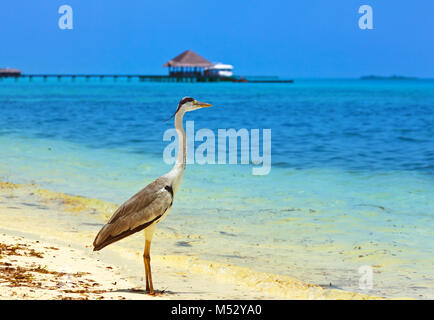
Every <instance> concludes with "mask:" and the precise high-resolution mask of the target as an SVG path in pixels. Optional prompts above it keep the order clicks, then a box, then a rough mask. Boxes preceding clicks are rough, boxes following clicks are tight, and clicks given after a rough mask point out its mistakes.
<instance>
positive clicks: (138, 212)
mask: <svg viewBox="0 0 434 320" xmlns="http://www.w3.org/2000/svg"><path fill="white" fill-rule="evenodd" d="M210 106H211V104H209V103H204V102H199V101H196V100H195V99H193V98H190V97H184V98H183V99H181V101H180V102H179V104H178V108H177V109H176V111H175V113H174V114H173V115H172V116H171V117H170V118H169V119H168V120H170V119H171V118H173V117H175V128H176V132H177V134H178V142H179V150H178V156H177V159H176V163H175V165H174V166H173V168H172V170H170V171H169V172H168V173H167V174H165V175H163V176H161V177H159V178H158V179H157V180H155V181H154V182H151V183H150V184H148V185H147V186H146V187H145V188H143V189H142V190H140V191H139V192H137V193H136V194H135V195H134V196H132V197H131V198H130V199H129V200H127V201H126V202H125V203H124V204H122V205H121V206H120V207H119V208H118V209H117V210H116V211H115V213H113V215H112V216H111V218H110V220H109V221H108V222H107V223H106V224H105V225H104V226H103V227H102V228H101V230H100V231H99V232H98V234H97V236H96V237H95V240H94V242H93V246H94V248H93V250H94V251H98V250H101V249H102V248H104V247H106V246H108V245H109V244H111V243H113V242H116V241H119V240H121V239H123V238H125V237H127V236H129V235H131V234H133V233H136V232H139V231H142V230H144V231H145V250H144V254H143V262H144V265H145V277H146V291H147V292H148V293H149V294H151V295H153V294H154V287H153V284H152V275H151V257H150V250H151V241H152V236H153V235H154V231H155V226H156V224H157V223H159V222H160V221H162V220H163V219H164V218H165V217H166V215H167V213H168V212H169V210H170V208H171V207H172V204H173V199H174V196H175V194H176V192H177V191H178V190H179V187H180V186H181V182H182V177H183V175H184V171H185V166H186V159H187V149H186V145H187V138H186V135H185V131H184V126H183V117H184V114H185V113H186V112H188V111H193V110H197V109H200V108H204V107H210Z"/></svg>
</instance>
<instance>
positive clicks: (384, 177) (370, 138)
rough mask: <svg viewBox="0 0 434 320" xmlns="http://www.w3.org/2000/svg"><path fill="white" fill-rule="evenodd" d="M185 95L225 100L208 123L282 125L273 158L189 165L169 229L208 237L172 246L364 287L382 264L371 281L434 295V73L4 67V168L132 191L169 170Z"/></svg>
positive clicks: (391, 292) (25, 175) (33, 178)
mask: <svg viewBox="0 0 434 320" xmlns="http://www.w3.org/2000/svg"><path fill="white" fill-rule="evenodd" d="M183 96H193V97H195V98H196V99H198V100H201V101H206V102H210V103H212V104H213V105H214V106H213V108H209V109H203V110H199V111H196V112H192V113H188V114H187V115H186V116H185V120H194V126H195V129H196V130H198V129H201V128H209V129H211V130H213V131H214V132H215V133H217V129H219V128H223V129H229V128H235V129H240V128H246V129H248V130H251V129H256V128H258V129H264V128H270V129H271V130H272V146H271V157H272V169H271V172H270V174H268V175H265V176H254V175H252V172H251V171H252V170H251V169H252V165H217V164H215V165H198V164H193V165H189V166H188V168H187V171H186V174H185V176H184V181H183V186H182V188H181V191H180V192H179V193H178V194H177V199H176V200H175V204H174V207H173V209H172V211H171V212H170V214H169V216H168V218H167V219H166V220H165V221H164V222H163V223H162V224H161V227H162V228H168V229H170V230H175V231H176V232H179V233H181V234H184V233H185V234H195V235H200V237H195V238H194V239H193V240H191V241H183V242H182V243H180V245H179V246H176V247H175V248H172V249H170V248H166V250H172V251H171V252H168V253H174V254H192V255H196V256H199V257H201V258H203V259H207V260H215V261H221V262H229V263H233V264H237V265H243V266H248V267H252V268H255V269H257V270H260V271H267V272H273V273H278V274H286V275H291V276H295V277H298V278H300V279H302V280H304V281H309V282H314V283H319V284H323V285H329V284H330V283H332V285H333V286H334V287H338V288H344V289H351V290H356V291H360V292H363V290H361V289H360V288H359V278H360V276H361V275H360V274H359V273H358V268H359V267H360V266H362V265H369V266H371V267H372V268H373V270H374V282H373V288H372V290H370V291H366V292H367V293H371V294H383V295H386V296H411V297H415V298H427V297H430V298H433V297H434V280H433V278H434V267H433V265H434V260H433V258H432V256H433V254H432V253H433V248H434V245H433V243H434V241H433V240H434V232H433V227H434V222H433V218H434V175H433V173H434V81H430V80H414V81H404V80H403V81H380V80H377V81H375V80H374V81H368V80H364V81H362V80H315V81H313V80H312V81H311V80H299V81H296V82H295V83H294V84H243V83H235V84H229V83H214V84H210V83H207V84H176V83H138V82H137V83H136V82H131V83H127V82H124V81H121V80H119V81H117V82H113V81H111V80H105V81H102V82H100V81H99V80H95V81H90V82H86V81H80V80H77V81H76V82H71V81H68V80H65V81H63V82H60V83H59V82H56V81H54V80H49V81H48V82H42V81H37V80H33V82H28V81H27V80H26V81H24V80H21V81H18V82H15V81H14V80H11V79H8V80H3V81H2V82H0V146H1V148H0V180H3V181H4V180H6V181H11V182H18V183H30V182H35V183H38V184H40V185H41V186H42V187H44V188H47V189H51V190H55V191H61V192H68V193H71V194H75V195H83V196H88V197H93V198H101V199H104V200H108V201H111V202H117V203H122V202H123V201H125V200H126V199H127V198H129V197H130V196H131V195H132V194H134V193H135V192H136V191H137V190H139V189H140V188H142V187H143V186H145V185H146V184H147V183H149V182H151V181H152V180H153V179H155V178H156V177H158V176H160V175H162V174H164V173H165V172H167V171H168V170H170V168H171V166H170V165H167V164H165V163H164V162H163V157H162V154H163V150H164V148H165V146H167V145H168V142H165V141H163V133H164V131H165V130H167V129H169V128H171V127H172V126H173V122H171V121H170V122H163V121H164V120H165V119H167V118H168V117H169V116H170V115H171V114H172V113H173V112H174V111H175V109H176V106H177V103H178V101H179V99H180V98H182V97H183ZM196 144H198V143H196ZM85 219H86V217H85V216H84V217H83V220H84V221H85ZM157 241H158V240H156V241H155V242H157Z"/></svg>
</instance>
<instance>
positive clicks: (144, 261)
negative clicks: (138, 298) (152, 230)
mask: <svg viewBox="0 0 434 320" xmlns="http://www.w3.org/2000/svg"><path fill="white" fill-rule="evenodd" d="M143 263H144V265H145V278H146V291H147V292H149V280H148V274H149V271H148V261H147V260H146V247H145V251H144V252H143Z"/></svg>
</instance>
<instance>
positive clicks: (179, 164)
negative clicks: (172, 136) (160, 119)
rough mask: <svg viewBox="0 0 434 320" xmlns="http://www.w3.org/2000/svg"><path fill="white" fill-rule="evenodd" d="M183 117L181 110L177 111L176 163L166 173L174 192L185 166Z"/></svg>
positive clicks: (185, 151)
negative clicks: (177, 143)
mask: <svg viewBox="0 0 434 320" xmlns="http://www.w3.org/2000/svg"><path fill="white" fill-rule="evenodd" d="M183 117H184V112H183V111H179V112H178V113H177V114H176V116H175V128H176V133H177V134H178V142H179V149H178V157H177V158H176V163H175V165H174V166H173V168H172V170H170V172H169V173H168V174H167V177H168V178H169V179H170V180H171V181H172V187H173V191H174V192H176V191H177V190H178V189H179V187H180V186H181V182H182V177H183V176H184V171H185V166H186V163H187V138H186V136H185V131H184V126H183V124H182V119H183Z"/></svg>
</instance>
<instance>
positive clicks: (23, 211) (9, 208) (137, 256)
mask: <svg viewBox="0 0 434 320" xmlns="http://www.w3.org/2000/svg"><path fill="white" fill-rule="evenodd" d="M116 207H117V206H116V205H115V204H111V203H108V202H105V201H102V200H99V199H90V198H85V197H80V196H72V195H67V194H63V193H57V192H53V191H49V190H44V189H41V188H39V187H38V186H37V185H19V184H13V183H8V182H0V216H1V218H2V220H3V223H2V227H1V228H0V233H1V234H4V235H3V236H2V237H1V238H0V239H2V241H5V242H6V245H9V246H10V245H13V244H14V241H19V242H20V243H22V244H25V245H27V246H28V247H32V246H36V249H34V250H35V251H37V249H39V250H41V252H42V255H43V256H50V254H49V252H50V249H44V248H50V247H57V248H59V250H58V251H61V252H66V251H68V249H69V250H73V251H74V255H75V256H76V257H77V259H67V258H65V257H66V256H65V257H64V258H62V259H63V260H66V261H68V265H70V267H71V269H73V270H74V272H83V270H81V269H80V268H81V267H80V263H78V262H80V261H86V263H87V264H88V265H89V266H91V265H94V266H96V267H92V268H89V270H90V271H89V272H90V275H89V277H91V280H93V281H95V282H97V283H101V284H102V286H101V288H102V289H100V290H101V291H104V292H99V293H95V292H86V293H83V294H84V295H85V296H83V294H81V295H80V294H75V295H74V294H72V293H71V296H65V295H64V294H65V292H62V291H59V290H60V289H59V290H54V289H53V290H52V291H53V292H56V295H51V294H47V297H46V298H47V299H59V298H61V297H62V298H63V297H65V298H80V299H81V298H88V299H124V298H125V299H381V298H380V297H374V296H370V295H367V294H362V293H355V292H349V291H344V290H339V289H335V288H329V287H326V286H319V285H315V284H309V283H307V282H303V281H300V280H297V279H295V278H291V277H289V276H284V275H278V274H271V273H265V272H259V271H256V270H253V269H251V268H247V267H240V266H236V265H232V264H225V263H219V262H213V261H205V260H201V259H199V258H197V257H194V256H185V255H164V253H163V252H159V250H158V248H156V249H155V248H154V250H153V254H152V266H153V274H154V285H155V287H156V289H157V290H165V291H164V293H163V294H161V295H158V296H155V297H151V296H148V295H145V294H140V295H138V294H137V293H138V292H139V293H143V291H140V290H143V287H144V283H143V281H142V280H141V279H142V278H143V275H144V271H143V263H142V252H141V251H140V250H138V249H137V248H138V246H139V245H141V243H143V242H144V240H143V239H142V235H141V234H140V235H138V236H132V237H130V238H131V239H125V241H124V240H123V241H124V242H123V245H122V246H110V247H108V248H107V250H104V251H102V252H98V253H94V252H92V248H91V243H92V240H93V237H94V235H95V230H97V229H98V228H99V227H100V226H101V225H102V224H103V223H104V222H105V219H106V218H107V215H110V214H111V213H112V212H113V209H115V208H116ZM59 217H61V218H59ZM83 220H85V221H86V222H83ZM54 226H55V227H54ZM14 237H15V238H14ZM16 237H21V238H16ZM34 241H39V243H35V242H34ZM130 244H131V246H130ZM40 245H42V247H43V249H41V248H40ZM56 252H57V251H56ZM65 254H66V253H65ZM32 258H33V259H38V261H40V262H41V265H42V264H44V265H46V266H47V269H48V270H51V269H50V266H51V265H53V266H58V264H59V261H57V260H56V261H54V260H53V259H52V258H35V257H32ZM39 259H42V260H39ZM62 259H61V260H62ZM38 261H31V262H29V263H30V265H31V263H37V262H38ZM0 262H4V260H3V259H0ZM7 263H12V262H10V261H9V262H7ZM19 263H20V261H19V260H17V262H16V264H19ZM99 265H102V266H105V267H110V266H111V267H112V268H113V270H112V269H107V270H109V271H107V272H105V273H102V274H101V278H100V275H99V273H98V272H96V270H99V269H95V268H97V266H99ZM0 267H1V268H3V267H4V266H0ZM10 267H12V266H10ZM15 267H18V265H16V266H15ZM58 269H59V268H57V269H54V270H51V271H52V272H58V273H62V272H64V271H62V270H58ZM86 269H87V268H86ZM115 270H116V271H115ZM29 272H30V271H29ZM107 277H108V278H110V277H111V279H112V280H113V281H112V282H111V283H115V282H116V283H122V285H123V289H121V290H123V291H122V292H121V293H122V294H118V295H117V296H116V294H115V293H119V292H116V291H113V290H112V289H113V288H114V287H115V285H113V284H110V281H108V282H107ZM118 278H119V282H118V281H117V279H118ZM210 281H212V283H213V288H209V283H210ZM87 285H89V284H87ZM83 286H84V287H86V284H83ZM21 289H22V288H21ZM21 289H20V290H21ZM8 290H10V288H9V289H8ZM30 290H34V289H30V288H27V289H26V290H24V291H25V293H24V294H26V296H24V297H22V296H19V297H18V296H17V298H19V299H23V298H24V299H26V298H27V299H37V296H36V295H35V294H33V293H32V292H31V291H30ZM115 290H118V289H115ZM88 291H89V290H88ZM8 293H9V294H8ZM20 294H21V293H20ZM17 295H18V293H17ZM86 295H87V296H86ZM59 296H60V297H59ZM101 296H103V298H101ZM5 297H6V298H13V297H12V296H11V295H10V291H7V290H5V289H4V287H3V286H0V298H5Z"/></svg>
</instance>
